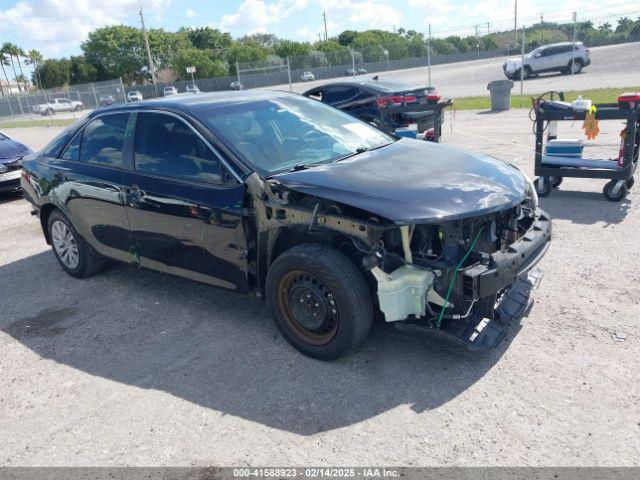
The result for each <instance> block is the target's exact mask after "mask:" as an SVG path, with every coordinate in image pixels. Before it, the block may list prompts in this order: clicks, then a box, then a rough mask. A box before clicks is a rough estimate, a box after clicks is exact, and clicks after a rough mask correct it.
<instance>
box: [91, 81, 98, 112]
mask: <svg viewBox="0 0 640 480" xmlns="http://www.w3.org/2000/svg"><path fill="white" fill-rule="evenodd" d="M91 91H92V92H93V100H94V101H95V102H96V107H97V106H98V94H97V93H96V85H95V83H91Z"/></svg>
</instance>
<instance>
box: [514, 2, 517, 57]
mask: <svg viewBox="0 0 640 480" xmlns="http://www.w3.org/2000/svg"><path fill="white" fill-rule="evenodd" d="M515 2H516V3H515V8H514V11H513V34H514V35H515V36H514V40H513V45H514V47H515V48H518V0H515Z"/></svg>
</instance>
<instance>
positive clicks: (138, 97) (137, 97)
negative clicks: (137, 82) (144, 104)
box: [127, 90, 143, 102]
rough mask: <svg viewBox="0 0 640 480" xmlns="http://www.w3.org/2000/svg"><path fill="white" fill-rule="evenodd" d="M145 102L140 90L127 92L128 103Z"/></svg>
mask: <svg viewBox="0 0 640 480" xmlns="http://www.w3.org/2000/svg"><path fill="white" fill-rule="evenodd" d="M142 100H143V97H142V93H140V92H139V91H138V90H132V91H130V92H127V101H128V102H141V101H142Z"/></svg>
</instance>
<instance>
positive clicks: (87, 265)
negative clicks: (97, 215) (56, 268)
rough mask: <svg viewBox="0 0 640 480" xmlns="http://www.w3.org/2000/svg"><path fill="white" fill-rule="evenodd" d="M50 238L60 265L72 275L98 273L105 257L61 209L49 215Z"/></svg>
mask: <svg viewBox="0 0 640 480" xmlns="http://www.w3.org/2000/svg"><path fill="white" fill-rule="evenodd" d="M48 231H49V238H50V239H51V247H52V248H53V253H54V254H55V256H56V258H57V259H58V262H59V263H60V266H61V267H62V268H63V269H64V271H65V272H67V273H68V274H69V275H71V276H72V277H76V278H86V277H90V276H91V275H95V274H96V273H98V272H99V271H100V270H101V269H102V267H103V266H104V259H103V258H102V257H101V256H100V255H99V254H98V253H97V252H96V251H95V250H94V249H93V248H91V246H90V245H89V244H88V243H87V242H86V241H85V240H84V238H82V237H81V236H80V235H79V234H78V232H77V231H76V229H75V228H73V225H71V222H70V221H69V219H68V218H67V217H66V216H65V215H64V214H63V213H62V212H60V211H59V210H54V211H53V212H51V215H49V221H48Z"/></svg>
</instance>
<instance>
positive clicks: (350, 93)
mask: <svg viewBox="0 0 640 480" xmlns="http://www.w3.org/2000/svg"><path fill="white" fill-rule="evenodd" d="M358 93H359V90H358V89H357V88H355V87H348V86H343V87H329V88H327V89H326V90H325V91H324V95H323V96H322V101H323V102H325V103H330V104H332V105H333V104H334V103H340V102H346V101H347V100H351V99H353V98H355V97H356V96H357V95H358Z"/></svg>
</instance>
